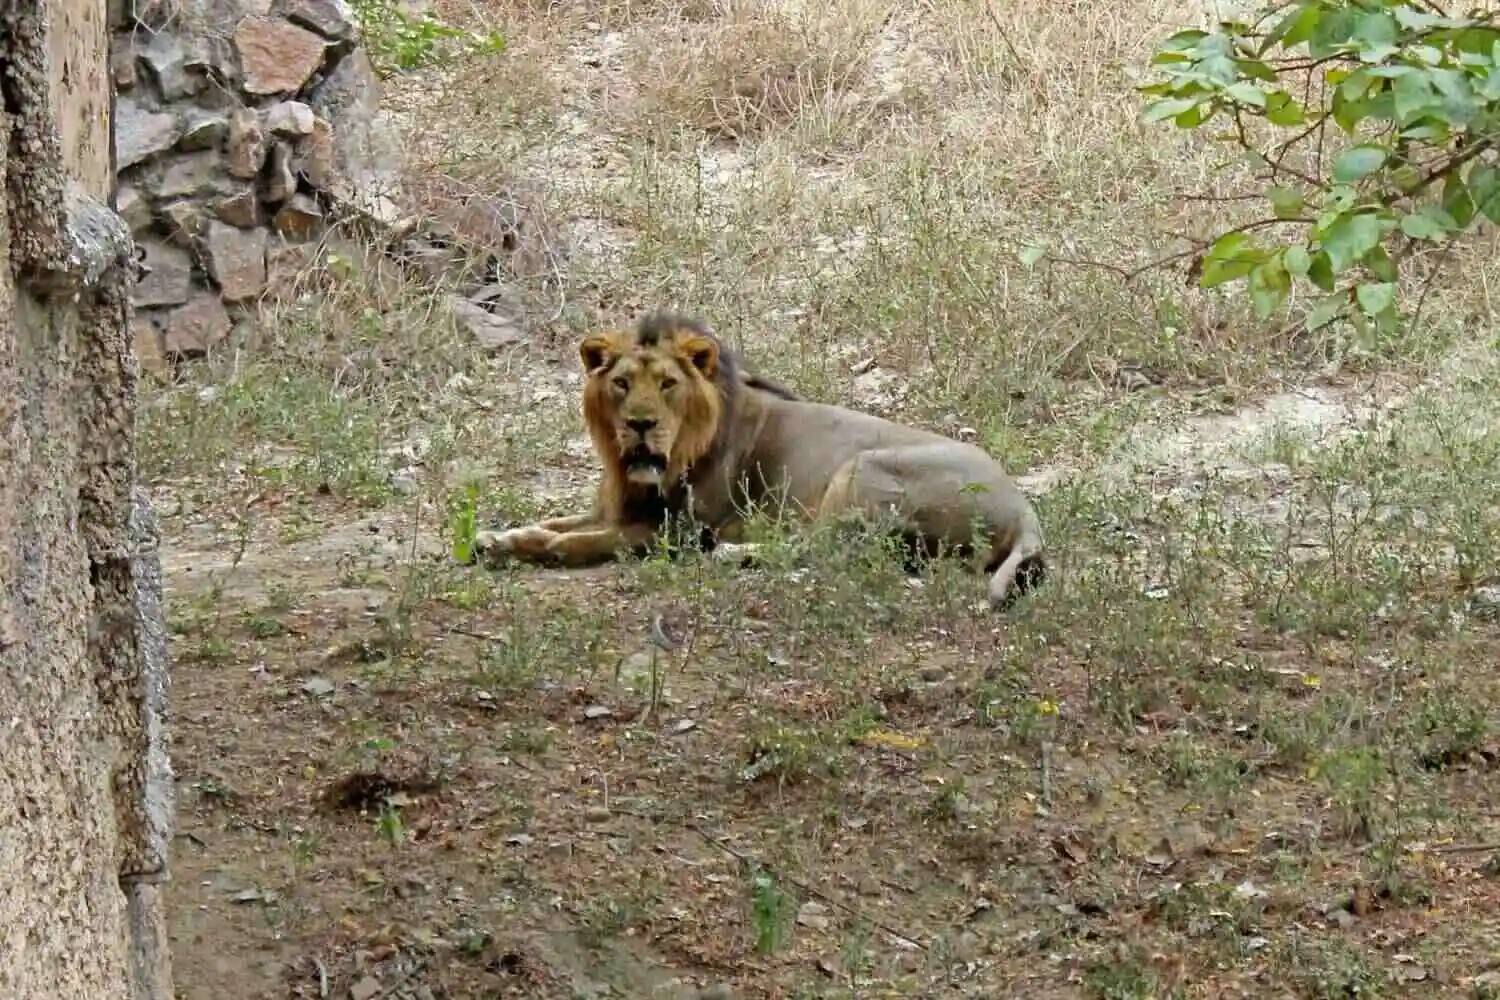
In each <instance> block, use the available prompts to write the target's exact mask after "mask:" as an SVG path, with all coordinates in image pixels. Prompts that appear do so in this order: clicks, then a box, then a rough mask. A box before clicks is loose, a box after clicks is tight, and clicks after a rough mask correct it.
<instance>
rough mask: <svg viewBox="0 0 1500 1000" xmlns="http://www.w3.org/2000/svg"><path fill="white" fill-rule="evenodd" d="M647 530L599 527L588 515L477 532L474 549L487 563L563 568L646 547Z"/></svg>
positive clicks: (634, 526)
mask: <svg viewBox="0 0 1500 1000" xmlns="http://www.w3.org/2000/svg"><path fill="white" fill-rule="evenodd" d="M654 534H655V532H654V531H653V530H652V529H651V528H647V527H643V526H638V525H626V526H624V527H623V528H622V527H617V526H615V525H612V524H600V523H599V522H598V521H597V519H596V518H595V517H594V516H593V515H592V514H576V515H571V516H568V517H559V518H553V519H551V520H548V521H541V522H539V523H537V524H529V525H526V526H525V527H521V528H511V529H509V530H506V531H481V532H479V533H478V534H477V535H476V536H475V538H474V548H475V550H476V551H477V553H478V554H479V555H480V556H481V557H483V558H484V559H485V560H486V561H487V562H490V563H498V562H504V561H506V560H507V559H512V560H516V561H519V562H528V563H546V564H550V565H560V566H565V567H579V566H589V565H593V564H596V563H604V562H610V561H612V560H613V559H614V558H615V557H616V555H617V554H618V553H619V551H620V550H621V549H622V548H631V549H635V548H640V547H643V546H645V545H648V544H649V543H650V541H651V538H652V536H653V535H654Z"/></svg>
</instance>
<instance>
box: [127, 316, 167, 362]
mask: <svg viewBox="0 0 1500 1000" xmlns="http://www.w3.org/2000/svg"><path fill="white" fill-rule="evenodd" d="M130 331H131V335H132V337H131V339H132V340H134V341H135V357H136V361H137V363H138V364H139V366H140V370H141V371H143V372H148V373H150V374H152V375H164V374H166V372H167V356H166V354H165V353H163V351H162V338H161V331H160V330H158V329H157V328H156V324H155V323H153V322H151V317H149V316H147V315H146V314H145V313H136V314H135V317H134V318H133V319H131V321H130Z"/></svg>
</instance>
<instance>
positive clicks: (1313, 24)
mask: <svg viewBox="0 0 1500 1000" xmlns="http://www.w3.org/2000/svg"><path fill="white" fill-rule="evenodd" d="M1322 16H1323V11H1322V9H1321V8H1319V7H1317V6H1314V5H1312V4H1308V5H1307V6H1304V7H1293V8H1292V12H1291V13H1290V14H1288V15H1287V16H1286V17H1284V18H1282V19H1281V22H1280V23H1279V24H1277V25H1276V27H1275V28H1273V29H1271V35H1270V39H1269V40H1270V41H1271V42H1272V43H1275V42H1276V41H1277V40H1278V39H1279V40H1280V42H1281V46H1282V48H1285V49H1294V48H1296V47H1297V46H1299V45H1301V44H1302V43H1303V42H1305V41H1307V40H1308V39H1309V38H1311V37H1312V36H1313V32H1314V31H1316V30H1317V28H1318V22H1319V20H1321V19H1322Z"/></svg>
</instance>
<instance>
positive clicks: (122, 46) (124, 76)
mask: <svg viewBox="0 0 1500 1000" xmlns="http://www.w3.org/2000/svg"><path fill="white" fill-rule="evenodd" d="M109 75H110V76H112V77H114V81H115V89H116V90H129V89H131V88H132V87H134V86H135V80H136V72H135V46H133V45H131V44H130V38H129V37H128V36H125V35H116V36H115V37H114V38H113V39H112V40H111V41H110V45H109Z"/></svg>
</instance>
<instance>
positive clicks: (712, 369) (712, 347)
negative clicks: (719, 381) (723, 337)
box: [677, 337, 719, 379]
mask: <svg viewBox="0 0 1500 1000" xmlns="http://www.w3.org/2000/svg"><path fill="white" fill-rule="evenodd" d="M677 352H678V354H679V355H680V356H681V357H683V358H685V359H686V360H687V361H688V362H689V363H690V364H692V366H693V367H694V368H696V369H698V370H699V371H700V372H702V373H703V377H704V378H707V379H711V378H713V377H714V376H715V375H717V374H719V344H718V342H717V341H716V340H714V339H713V338H712V337H688V338H687V339H686V340H684V341H682V342H681V343H680V344H679V345H678V348H677Z"/></svg>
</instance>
